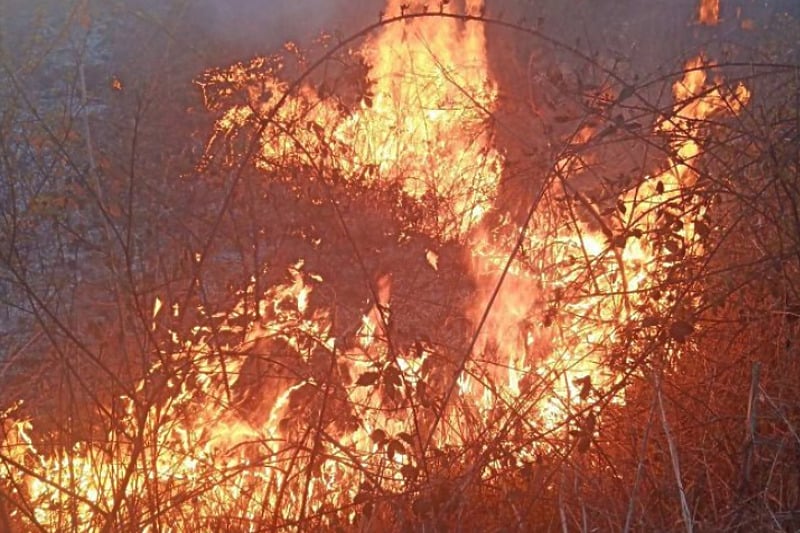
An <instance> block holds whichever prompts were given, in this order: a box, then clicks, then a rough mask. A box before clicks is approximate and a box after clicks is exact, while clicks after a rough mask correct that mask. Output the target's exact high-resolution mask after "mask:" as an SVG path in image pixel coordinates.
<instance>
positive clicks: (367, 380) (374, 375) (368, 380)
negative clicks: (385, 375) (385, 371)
mask: <svg viewBox="0 0 800 533" xmlns="http://www.w3.org/2000/svg"><path fill="white" fill-rule="evenodd" d="M380 376H381V375H380V373H378V372H364V373H363V374H361V375H360V376H358V380H357V381H356V386H358V387H368V386H370V385H373V384H375V383H376V382H377V381H378V378H380Z"/></svg>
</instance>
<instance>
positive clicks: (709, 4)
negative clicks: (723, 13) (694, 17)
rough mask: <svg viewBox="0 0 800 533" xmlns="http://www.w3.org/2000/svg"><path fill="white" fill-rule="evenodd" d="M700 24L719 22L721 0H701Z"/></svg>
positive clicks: (709, 24) (712, 24)
mask: <svg viewBox="0 0 800 533" xmlns="http://www.w3.org/2000/svg"><path fill="white" fill-rule="evenodd" d="M698 17H699V20H700V24H706V25H708V26H714V25H716V24H718V23H719V0H700V12H699V14H698Z"/></svg>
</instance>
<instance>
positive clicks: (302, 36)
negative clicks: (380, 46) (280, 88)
mask: <svg viewBox="0 0 800 533" xmlns="http://www.w3.org/2000/svg"><path fill="white" fill-rule="evenodd" d="M203 1H204V2H205V3H206V4H207V5H206V6H205V7H204V8H205V10H206V11H207V16H206V17H204V18H205V19H206V22H207V24H208V25H209V27H208V28H207V29H206V31H209V32H210V33H212V34H214V35H215V37H217V38H220V39H221V40H223V41H226V42H228V43H231V44H233V45H235V46H236V47H237V48H240V49H242V48H245V49H249V50H250V51H251V52H253V53H255V52H267V51H270V50H273V49H275V48H276V47H278V46H280V45H281V44H283V43H284V42H286V41H288V40H291V41H298V42H300V43H303V42H306V41H308V40H309V39H311V38H313V37H314V36H316V35H318V34H319V33H320V32H321V31H327V32H340V33H342V34H344V35H347V34H349V33H352V32H354V31H357V30H358V29H360V28H362V27H363V26H365V25H366V24H369V23H371V22H374V21H377V20H378V13H379V12H380V10H381V7H382V5H383V2H384V0H360V1H358V2H353V1H352V0H203Z"/></svg>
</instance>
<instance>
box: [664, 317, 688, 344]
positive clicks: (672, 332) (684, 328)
mask: <svg viewBox="0 0 800 533" xmlns="http://www.w3.org/2000/svg"><path fill="white" fill-rule="evenodd" d="M692 333H694V326H693V325H691V324H690V323H689V322H686V321H685V320H678V321H676V322H673V323H672V325H670V327H669V336H670V337H672V338H673V339H674V340H675V341H677V342H686V339H688V338H689V335H691V334H692Z"/></svg>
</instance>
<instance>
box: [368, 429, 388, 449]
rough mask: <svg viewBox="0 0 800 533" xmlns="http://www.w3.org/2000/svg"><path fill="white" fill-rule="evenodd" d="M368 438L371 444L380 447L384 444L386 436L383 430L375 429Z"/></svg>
mask: <svg viewBox="0 0 800 533" xmlns="http://www.w3.org/2000/svg"><path fill="white" fill-rule="evenodd" d="M369 438H371V439H372V442H374V443H375V444H377V445H378V446H382V445H383V444H384V443H385V442H386V439H387V435H386V432H385V431H384V430H382V429H376V430H375V431H373V432H372V433H371V434H370V436H369Z"/></svg>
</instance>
